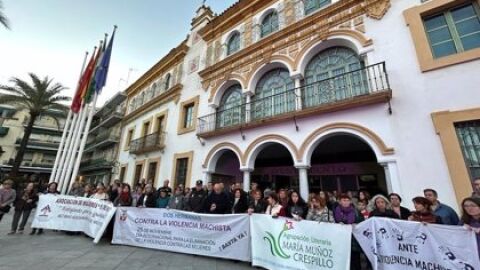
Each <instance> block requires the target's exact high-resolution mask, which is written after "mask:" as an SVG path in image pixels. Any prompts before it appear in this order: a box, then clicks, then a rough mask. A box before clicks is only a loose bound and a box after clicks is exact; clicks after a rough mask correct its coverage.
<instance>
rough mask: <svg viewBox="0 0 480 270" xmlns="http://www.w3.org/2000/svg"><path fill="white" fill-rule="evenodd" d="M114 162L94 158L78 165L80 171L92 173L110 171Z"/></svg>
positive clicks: (107, 159)
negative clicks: (103, 170)
mask: <svg viewBox="0 0 480 270" xmlns="http://www.w3.org/2000/svg"><path fill="white" fill-rule="evenodd" d="M114 163H115V162H114V161H113V160H112V159H109V158H96V159H90V160H85V161H82V163H80V171H81V172H86V171H94V170H102V169H107V170H108V169H111V168H112V166H113V165H114Z"/></svg>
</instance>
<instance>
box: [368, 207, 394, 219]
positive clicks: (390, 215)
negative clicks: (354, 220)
mask: <svg viewBox="0 0 480 270" xmlns="http://www.w3.org/2000/svg"><path fill="white" fill-rule="evenodd" d="M368 217H385V218H396V219H399V218H400V217H399V216H398V215H397V213H395V212H394V211H393V210H390V209H385V212H381V211H379V210H378V209H373V211H372V212H370V215H368Z"/></svg>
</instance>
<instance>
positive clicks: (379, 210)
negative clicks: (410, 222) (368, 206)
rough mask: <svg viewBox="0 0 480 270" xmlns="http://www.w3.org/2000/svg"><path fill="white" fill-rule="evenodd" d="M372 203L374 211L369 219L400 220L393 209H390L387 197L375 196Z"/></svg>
mask: <svg viewBox="0 0 480 270" xmlns="http://www.w3.org/2000/svg"><path fill="white" fill-rule="evenodd" d="M372 202H373V210H372V211H371V212H370V215H369V217H385V218H395V219H399V218H400V217H399V216H398V215H397V214H396V213H395V212H394V211H393V210H392V209H390V202H389V201H388V199H387V198H386V197H385V196H383V195H380V194H379V195H375V196H374V197H373V199H372Z"/></svg>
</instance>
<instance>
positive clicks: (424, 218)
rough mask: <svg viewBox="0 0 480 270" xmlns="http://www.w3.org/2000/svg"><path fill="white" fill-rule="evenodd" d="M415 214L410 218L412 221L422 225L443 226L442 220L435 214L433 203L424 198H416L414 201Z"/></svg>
mask: <svg viewBox="0 0 480 270" xmlns="http://www.w3.org/2000/svg"><path fill="white" fill-rule="evenodd" d="M412 201H413V205H414V207H415V212H412V215H411V216H410V217H409V218H408V220H410V221H418V222H422V223H436V224H442V219H441V218H440V217H439V216H436V215H434V214H433V211H432V202H430V201H429V200H428V199H427V198H424V197H415V198H413V199H412Z"/></svg>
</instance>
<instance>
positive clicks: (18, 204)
mask: <svg viewBox="0 0 480 270" xmlns="http://www.w3.org/2000/svg"><path fill="white" fill-rule="evenodd" d="M28 200H32V201H31V202H27V201H28ZM37 202H38V195H37V192H36V191H35V190H32V191H31V192H30V193H27V192H26V190H23V191H22V192H21V193H20V196H17V197H16V200H15V202H14V206H15V210H16V211H22V210H32V209H33V208H35V206H36V204H37Z"/></svg>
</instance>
